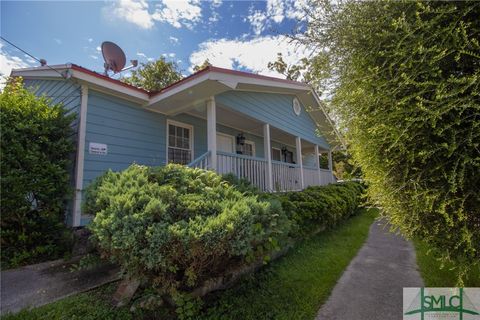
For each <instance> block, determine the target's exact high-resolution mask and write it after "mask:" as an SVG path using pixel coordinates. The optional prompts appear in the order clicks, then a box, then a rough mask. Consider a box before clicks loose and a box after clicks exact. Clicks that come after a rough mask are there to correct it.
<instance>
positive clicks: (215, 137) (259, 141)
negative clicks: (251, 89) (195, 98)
mask: <svg viewBox="0 0 480 320" xmlns="http://www.w3.org/2000/svg"><path fill="white" fill-rule="evenodd" d="M185 113H187V114H188V115H190V116H194V117H198V118H202V119H205V120H206V135H207V137H206V138H207V139H206V142H207V151H206V152H204V153H203V154H201V155H200V156H196V157H195V159H194V160H193V161H191V162H190V163H188V165H189V166H190V167H196V168H202V169H210V170H214V171H216V172H218V173H219V174H227V173H233V174H234V175H235V176H237V177H239V178H244V179H246V180H248V181H250V182H251V183H252V184H253V185H255V186H256V187H258V188H259V189H260V190H262V191H267V192H284V191H297V190H302V189H304V188H306V187H308V186H315V185H326V184H329V183H333V182H335V181H336V179H335V177H334V176H333V174H332V156H331V150H330V148H329V146H328V145H326V144H322V145H320V144H317V143H316V141H315V140H314V139H306V138H304V137H303V138H302V137H300V136H296V135H293V134H291V131H290V132H287V131H285V130H282V129H281V128H278V127H277V126H273V125H272V124H270V123H268V122H264V121H261V120H260V119H258V118H257V119H256V118H253V117H251V116H250V115H247V114H245V113H243V112H239V111H238V110H235V109H234V108H232V106H231V105H229V104H227V103H226V101H225V100H222V99H218V100H216V99H215V98H214V97H211V98H210V99H209V100H208V101H207V102H206V104H205V105H204V107H202V106H197V107H196V108H193V109H191V110H188V111H185ZM285 116H286V117H287V116H291V115H285ZM226 132H228V133H229V134H226ZM312 140H313V141H312ZM321 156H323V157H324V159H325V160H326V161H325V162H327V163H328V166H327V167H326V168H325V167H324V168H321V166H320V157H321Z"/></svg>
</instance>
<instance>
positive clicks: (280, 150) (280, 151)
mask: <svg viewBox="0 0 480 320" xmlns="http://www.w3.org/2000/svg"><path fill="white" fill-rule="evenodd" d="M273 149H275V150H278V152H279V153H280V160H274V159H273V152H272V160H273V161H279V162H283V160H282V149H280V148H275V147H272V150H273Z"/></svg>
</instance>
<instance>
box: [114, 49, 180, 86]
mask: <svg viewBox="0 0 480 320" xmlns="http://www.w3.org/2000/svg"><path fill="white" fill-rule="evenodd" d="M181 79H182V75H181V74H180V72H179V70H178V67H177V65H176V64H175V63H174V62H171V61H166V60H165V58H164V57H161V58H160V59H158V60H156V61H151V62H147V63H141V66H140V67H139V68H138V69H136V70H132V72H131V76H130V77H125V78H122V81H123V82H126V83H128V84H131V85H133V86H136V87H139V88H143V89H145V90H148V91H159V90H161V89H163V88H165V87H166V86H168V85H170V84H172V83H174V82H177V81H179V80H181Z"/></svg>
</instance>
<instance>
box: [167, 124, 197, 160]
mask: <svg viewBox="0 0 480 320" xmlns="http://www.w3.org/2000/svg"><path fill="white" fill-rule="evenodd" d="M167 125H168V156H167V157H168V158H167V162H168V163H179V164H189V163H190V162H191V161H192V141H193V128H192V126H189V125H185V124H182V123H178V122H167Z"/></svg>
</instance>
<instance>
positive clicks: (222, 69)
mask: <svg viewBox="0 0 480 320" xmlns="http://www.w3.org/2000/svg"><path fill="white" fill-rule="evenodd" d="M72 69H73V70H77V71H80V72H84V73H87V74H89V75H92V76H95V77H97V78H100V79H103V80H107V81H109V82H112V83H115V84H118V85H121V86H124V87H127V88H130V89H134V90H137V91H139V92H143V93H146V94H148V95H150V96H155V95H157V94H161V93H164V92H166V91H168V90H171V89H173V88H175V87H177V86H179V85H182V84H184V83H187V82H189V81H191V80H193V79H195V78H198V77H199V76H201V75H203V74H205V73H207V72H209V71H213V72H220V73H225V74H232V75H237V76H243V77H249V78H256V79H263V80H270V81H276V82H282V83H289V84H296V85H303V86H306V87H307V86H308V85H307V84H305V83H302V82H297V81H292V80H287V79H280V78H274V77H269V76H262V75H259V74H254V73H249V72H244V71H237V70H230V69H224V68H219V67H214V66H208V67H206V68H204V69H202V70H199V71H197V72H195V73H193V74H191V75H189V76H188V77H185V78H183V79H181V80H179V81H177V82H174V83H172V84H171V85H168V86H166V87H165V88H162V89H161V90H159V91H147V90H144V89H142V88H138V87H135V86H133V85H130V84H128V83H125V82H122V81H120V80H117V79H112V78H110V77H107V76H105V75H103V74H100V73H97V72H95V71H92V70H89V69H87V68H84V67H81V66H78V65H76V64H72Z"/></svg>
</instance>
